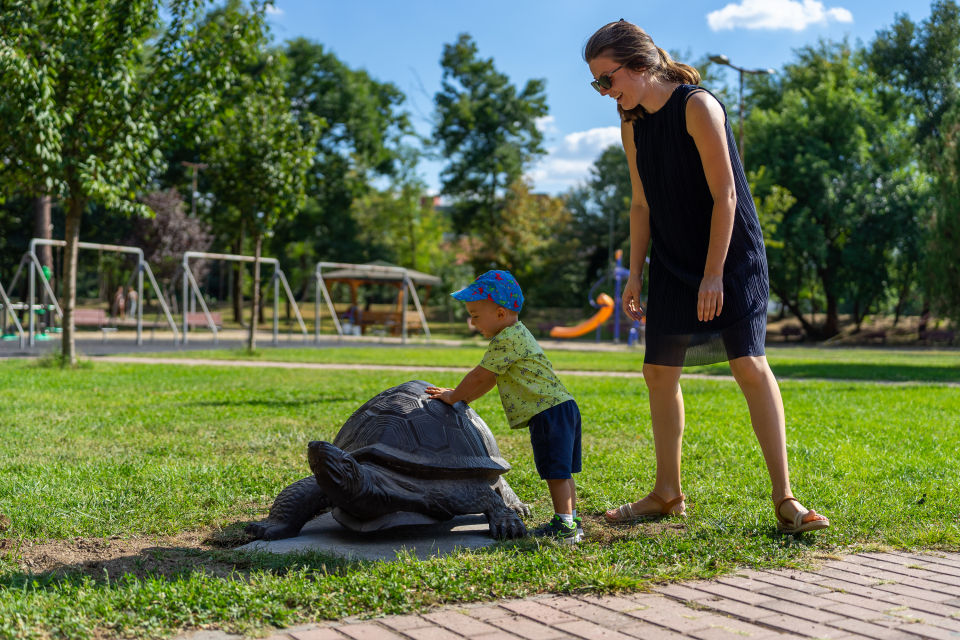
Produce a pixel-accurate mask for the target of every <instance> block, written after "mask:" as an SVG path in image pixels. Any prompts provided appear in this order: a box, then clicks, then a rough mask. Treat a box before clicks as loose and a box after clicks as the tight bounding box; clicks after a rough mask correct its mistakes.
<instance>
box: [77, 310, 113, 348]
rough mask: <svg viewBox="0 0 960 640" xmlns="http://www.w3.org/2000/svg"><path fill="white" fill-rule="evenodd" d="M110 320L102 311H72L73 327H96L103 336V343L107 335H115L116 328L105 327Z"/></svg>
mask: <svg viewBox="0 0 960 640" xmlns="http://www.w3.org/2000/svg"><path fill="white" fill-rule="evenodd" d="M109 321H110V319H109V318H108V317H107V312H106V311H104V310H103V309H74V310H73V326H75V327H96V328H97V329H99V330H100V332H101V333H102V334H103V343H104V344H106V343H107V334H108V333H115V332H116V331H117V328H116V327H110V326H107V325H108V323H109Z"/></svg>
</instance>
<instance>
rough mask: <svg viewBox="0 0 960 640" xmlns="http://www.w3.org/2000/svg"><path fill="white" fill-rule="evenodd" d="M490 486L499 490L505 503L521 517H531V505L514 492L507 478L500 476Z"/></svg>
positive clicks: (498, 492) (498, 493)
mask: <svg viewBox="0 0 960 640" xmlns="http://www.w3.org/2000/svg"><path fill="white" fill-rule="evenodd" d="M490 488H491V489H493V490H494V491H496V492H497V495H499V496H500V497H501V498H503V503H504V504H505V505H507V506H508V507H509V508H510V509H513V511H514V513H516V514H517V515H518V516H520V517H521V518H529V517H530V507H528V506H527V505H525V504H524V503H523V502H521V501H520V498H519V497H517V494H516V493H514V492H513V489H511V488H510V485H509V484H507V480H506V478H504V477H503V476H499V477H498V478H497V481H496V482H495V483H494V484H492V485H490Z"/></svg>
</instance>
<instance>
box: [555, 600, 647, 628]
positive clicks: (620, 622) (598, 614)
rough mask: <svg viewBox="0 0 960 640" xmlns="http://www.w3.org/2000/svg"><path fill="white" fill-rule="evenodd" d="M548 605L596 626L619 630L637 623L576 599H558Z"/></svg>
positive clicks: (629, 618) (621, 615) (619, 614)
mask: <svg viewBox="0 0 960 640" xmlns="http://www.w3.org/2000/svg"><path fill="white" fill-rule="evenodd" d="M547 604H549V606H551V607H556V608H557V609H560V610H561V611H564V612H566V613H569V614H570V615H572V616H576V617H578V618H581V619H583V620H589V621H590V622H595V623H596V624H602V625H603V626H605V627H608V628H610V629H619V628H620V627H625V626H628V625H631V624H634V622H635V620H634V619H633V618H631V617H629V616H625V615H623V614H621V613H617V612H615V611H610V610H609V609H604V608H603V607H598V606H597V605H595V604H588V603H586V602H582V601H580V600H577V599H575V598H557V599H556V600H554V601H553V602H549V603H547Z"/></svg>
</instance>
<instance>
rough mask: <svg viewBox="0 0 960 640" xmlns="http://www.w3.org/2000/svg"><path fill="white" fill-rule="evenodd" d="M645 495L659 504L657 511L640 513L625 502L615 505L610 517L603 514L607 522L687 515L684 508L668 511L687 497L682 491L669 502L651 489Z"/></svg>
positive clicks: (617, 522)
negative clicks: (672, 512) (676, 511)
mask: <svg viewBox="0 0 960 640" xmlns="http://www.w3.org/2000/svg"><path fill="white" fill-rule="evenodd" d="M647 497H648V498H651V499H653V501H654V502H656V503H657V504H659V505H660V510H659V511H643V512H641V513H637V512H635V511H634V510H633V504H631V503H629V502H628V503H627V504H624V505H621V506H619V507H617V515H616V516H615V517H613V518H611V517H610V516H608V515H607V514H604V517H605V518H606V519H607V522H609V523H611V524H621V523H624V522H635V521H637V520H640V519H642V518H660V517H663V516H669V515H675V516H686V515H687V514H686V511H685V510H684V511H681V512H679V513H674V514H671V513H670V509H672V508H674V507H675V506H677V505H678V504H680V503H681V502H683V501H684V500H686V499H687V496H685V495H683V494H682V493H681V494H680V495H679V496H677V497H676V498H674V499H673V500H671V501H670V502H667V501H665V500H664V499H663V498H661V497H660V496H658V495H657V494H655V493H654V492H652V491H651V492H650V493H649V494H647Z"/></svg>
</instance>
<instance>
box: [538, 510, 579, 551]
mask: <svg viewBox="0 0 960 640" xmlns="http://www.w3.org/2000/svg"><path fill="white" fill-rule="evenodd" d="M533 537H535V538H556V539H557V542H562V543H563V544H576V543H578V542H580V535H579V534H578V533H577V525H576V524H572V525H570V524H567V523H566V522H564V521H563V520H562V519H561V518H560V516H558V515H556V514H554V516H553V519H552V520H551V521H550V522H548V523H547V524H545V525H543V526H542V527H540V528H539V529H536V530H535V531H534V532H533Z"/></svg>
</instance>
